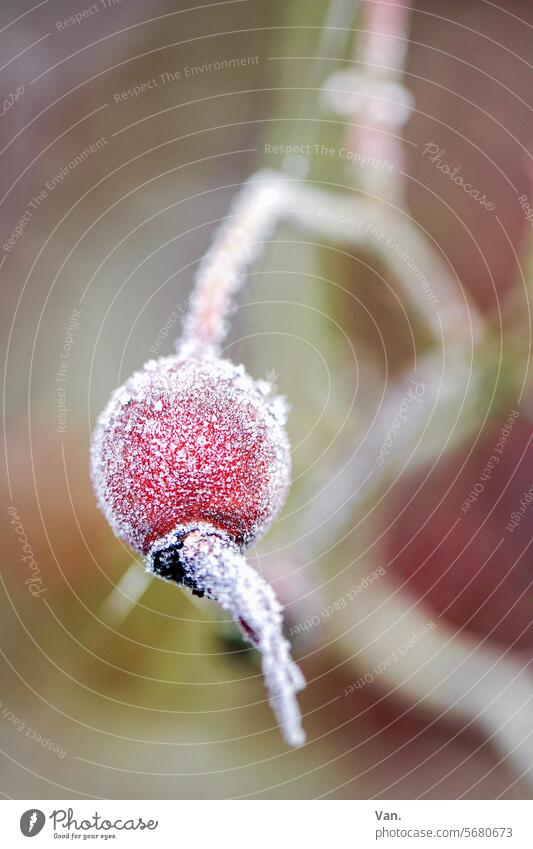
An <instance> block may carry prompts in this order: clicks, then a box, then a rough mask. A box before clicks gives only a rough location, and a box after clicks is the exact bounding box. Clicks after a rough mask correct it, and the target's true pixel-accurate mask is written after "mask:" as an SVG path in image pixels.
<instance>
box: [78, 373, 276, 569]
mask: <svg viewBox="0 0 533 849" xmlns="http://www.w3.org/2000/svg"><path fill="white" fill-rule="evenodd" d="M269 390H270V387H269V385H268V384H266V383H264V382H262V381H254V380H252V378H250V377H249V376H248V375H247V374H246V372H245V371H244V368H243V367H242V366H235V365H234V364H233V363H230V362H229V361H227V360H220V359H216V358H206V359H192V360H180V359H178V357H167V358H164V359H160V360H158V361H150V362H148V363H147V364H146V365H145V367H144V369H143V370H142V371H139V372H137V373H136V374H134V375H133V376H132V377H131V378H130V380H128V381H127V383H125V384H124V386H123V387H121V388H120V389H118V390H117V391H116V392H115V393H114V394H113V396H112V398H111V400H110V402H109V404H108V406H107V408H106V409H105V410H104V412H103V413H102V415H101V416H100V418H99V420H98V423H97V426H96V430H95V434H94V439H93V448H92V477H93V483H94V486H95V490H96V493H97V497H98V501H99V505H100V507H101V509H102V510H103V512H104V514H105V516H106V518H107V519H108V521H109V523H110V524H111V526H112V528H113V530H114V531H115V533H116V534H117V536H119V537H120V538H121V539H123V540H124V541H125V542H126V543H128V544H129V545H130V546H131V547H132V548H134V549H135V550H137V551H139V552H140V553H142V554H144V555H146V554H148V552H149V551H150V548H151V547H152V546H153V545H154V543H156V542H157V541H158V540H161V539H162V538H163V537H165V536H166V535H168V534H169V533H170V532H171V531H173V530H174V529H175V528H177V527H178V526H181V525H191V523H195V522H205V523H209V524H211V525H212V526H213V527H215V528H220V529H221V530H223V531H225V532H226V533H227V534H228V536H229V537H230V539H232V540H233V541H234V542H236V543H237V544H238V545H239V546H244V545H247V544H249V543H250V542H251V541H253V540H255V539H257V538H258V537H259V536H260V535H261V534H262V533H263V532H264V530H265V529H266V527H267V526H268V524H269V523H270V522H271V520H272V519H273V517H274V515H275V514H276V513H277V511H278V510H279V508H280V507H281V505H282V504H283V501H284V499H285V495H286V492H287V487H288V484H289V476H290V451H289V444H288V440H287V437H286V434H285V431H284V428H283V424H284V419H285V410H284V404H283V401H282V399H280V398H272V397H270V395H269Z"/></svg>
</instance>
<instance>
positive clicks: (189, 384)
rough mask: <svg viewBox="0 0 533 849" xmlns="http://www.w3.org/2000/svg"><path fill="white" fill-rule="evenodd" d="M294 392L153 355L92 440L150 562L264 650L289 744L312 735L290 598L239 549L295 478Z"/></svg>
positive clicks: (101, 495)
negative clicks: (291, 634)
mask: <svg viewBox="0 0 533 849" xmlns="http://www.w3.org/2000/svg"><path fill="white" fill-rule="evenodd" d="M284 422H285V403H284V400H283V399H282V398H279V397H273V396H272V395H271V387H270V385H269V384H268V383H266V382H265V381H255V380H253V379H252V378H251V377H249V375H247V374H246V372H245V370H244V368H243V366H236V365H234V364H233V363H231V362H229V361H227V360H223V359H219V358H218V357H216V356H206V357H198V358H183V357H179V356H172V357H166V358H162V359H160V360H157V361H155V360H152V361H150V362H148V363H146V365H145V366H144V368H143V369H142V370H141V371H139V372H137V373H135V374H134V375H133V376H132V377H131V378H130V379H129V380H128V381H127V382H126V383H125V384H124V386H122V387H121V388H120V389H117V390H116V391H115V392H114V394H113V396H112V397H111V400H110V401H109V404H108V405H107V407H106V409H105V410H104V412H103V413H102V415H101V416H100V418H99V420H98V423H97V425H96V429H95V432H94V437H93V444H92V449H91V473H92V479H93V484H94V488H95V491H96V494H97V498H98V502H99V505H100V507H101V509H102V511H103V513H104V515H105V516H106V518H107V520H108V521H109V524H110V525H111V527H112V528H113V530H114V531H115V533H116V535H117V536H118V537H119V538H120V539H122V540H124V542H126V543H127V544H128V545H130V546H131V547H132V548H133V549H135V550H136V551H138V552H140V553H141V554H143V555H144V556H145V557H146V560H147V569H148V571H150V572H152V573H153V574H155V575H156V576H157V577H160V578H164V579H166V580H170V581H174V582H175V583H178V584H180V585H182V586H186V587H188V588H190V589H191V590H192V591H193V592H194V593H196V594H197V595H207V596H208V597H210V598H213V599H216V600H217V601H218V602H219V603H220V604H221V605H222V607H223V608H224V609H225V610H227V611H229V612H230V613H231V615H232V616H233V617H234V619H235V620H236V622H237V623H238V624H239V626H240V627H241V630H242V632H243V634H244V636H245V637H246V639H248V640H249V641H250V642H252V643H253V645H255V646H256V647H257V648H258V649H259V650H260V651H261V653H262V659H263V672H264V675H265V680H266V683H267V686H268V688H269V691H270V701H271V704H272V706H273V708H274V710H275V712H276V714H277V716H278V721H279V723H280V725H281V727H282V729H283V731H284V734H285V737H286V739H287V740H288V742H289V743H290V744H291V745H300V744H301V743H302V742H303V741H304V739H305V738H304V735H303V731H302V729H301V725H300V715H299V711H298V707H297V703H296V699H295V695H294V694H295V692H296V691H297V690H299V689H301V688H302V687H303V684H304V681H303V677H302V675H301V672H300V670H299V669H298V667H297V666H296V665H295V664H294V662H293V661H292V659H291V657H290V649H289V644H288V642H287V640H285V639H284V637H283V634H282V608H281V606H280V604H279V603H278V601H277V599H276V597H275V595H274V592H273V590H272V589H271V587H270V586H269V585H268V584H267V583H266V582H265V581H264V580H263V579H262V578H261V577H260V575H259V574H258V573H257V572H256V571H255V570H254V569H252V568H251V567H250V566H249V565H248V564H247V562H246V560H245V559H244V557H243V556H242V551H243V550H244V548H245V547H246V546H247V545H249V544H250V543H252V542H253V541H255V540H257V539H258V538H259V537H260V536H261V535H262V534H263V533H264V531H265V530H266V528H267V527H268V525H269V524H270V522H271V521H272V519H273V518H274V516H275V515H276V513H277V512H278V510H279V509H280V507H281V506H282V504H283V502H284V499H285V496H286V493H287V488H288V485H289V478H290V447H289V442H288V439H287V436H286V433H285V430H284Z"/></svg>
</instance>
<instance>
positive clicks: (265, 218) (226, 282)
mask: <svg viewBox="0 0 533 849" xmlns="http://www.w3.org/2000/svg"><path fill="white" fill-rule="evenodd" d="M279 182H280V180H279V178H277V177H276V175H275V174H274V173H273V172H259V174H257V175H256V176H255V177H254V178H252V179H250V180H248V182H247V183H246V184H245V186H244V188H243V189H242V191H241V192H239V194H238V195H237V198H236V200H235V202H234V204H233V208H232V212H231V213H230V215H229V216H228V218H227V219H226V221H225V222H224V224H222V226H221V227H220V228H219V229H218V230H217V233H216V235H215V239H214V241H213V245H212V248H211V250H210V251H209V253H207V254H206V255H205V256H204V257H203V259H202V261H201V262H200V266H199V268H198V272H197V275H196V282H195V287H194V291H193V294H192V297H191V306H190V309H189V312H188V315H187V317H186V319H185V322H184V326H183V336H182V339H181V341H180V343H179V353H180V354H181V356H184V357H189V356H194V355H198V354H205V353H208V352H212V353H215V354H217V353H218V351H219V347H220V344H221V342H222V340H223V338H224V336H225V334H226V320H225V313H226V312H227V310H228V308H229V306H230V303H231V299H232V297H233V295H234V294H235V292H236V291H237V290H238V289H239V288H240V286H241V285H242V282H243V279H244V274H245V272H246V270H247V268H248V267H249V266H250V264H251V263H252V262H253V261H254V260H255V259H256V258H257V256H258V254H259V253H260V251H261V249H262V247H263V243H264V241H265V239H267V238H268V236H269V235H270V233H271V231H272V229H273V227H274V225H275V223H276V219H277V212H278V207H279V203H280V200H281V192H280V191H278V183H279Z"/></svg>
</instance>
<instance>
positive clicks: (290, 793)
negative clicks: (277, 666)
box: [0, 0, 533, 799]
mask: <svg viewBox="0 0 533 849" xmlns="http://www.w3.org/2000/svg"><path fill="white" fill-rule="evenodd" d="M532 26H533V11H532V9H531V4H530V3H528V2H527V0H509V2H506V3H505V4H503V3H492V2H491V3H489V2H485V0H472V2H465V1H464V0H447V2H443V0H424V2H414V3H413V4H412V5H411V6H410V5H409V3H408V0H403V2H402V3H397V2H395V0H387V2H385V0H383V2H381V0H368V2H357V0H350V2H347V1H346V0H330V2H326V0H319V2H316V3H308V2H305V1H304V0H284V2H277V0H271V2H269V3H265V2H261V0H228V2H216V3H209V4H203V3H195V4H193V3H191V2H190V0H189V1H188V2H183V3H182V2H181V0H174V2H171V0H148V2H146V0H142V2H141V0H105V2H104V0H98V1H97V2H96V3H94V4H93V5H91V4H89V3H88V2H87V3H86V4H85V5H84V3H83V0H81V2H76V3H73V2H61V0H44V2H40V3H37V4H32V3H28V2H26V0H17V2H14V0H4V2H3V3H2V6H1V9H0V39H1V44H2V61H1V66H0V74H1V81H2V82H1V92H2V95H1V99H2V101H3V103H2V107H1V110H0V111H1V113H2V114H1V118H0V134H1V139H0V144H1V156H2V162H3V167H2V169H1V173H0V182H1V186H0V191H1V196H2V197H1V207H0V214H1V227H2V238H1V240H0V242H1V244H2V249H1V253H0V275H1V277H2V283H3V285H2V311H1V321H2V324H3V334H2V346H3V359H4V363H5V368H4V407H3V411H4V439H5V456H4V460H5V476H4V484H3V487H4V495H3V501H4V508H3V513H4V520H5V521H4V522H3V530H2V552H3V557H2V570H1V578H2V588H1V604H2V614H1V616H0V631H1V644H0V647H1V659H0V663H1V669H2V688H1V693H0V702H1V705H0V711H1V717H0V718H1V722H0V735H1V738H2V743H1V750H2V771H1V776H2V778H1V784H0V790H1V791H2V793H3V795H4V796H5V797H6V798H28V799H31V798H34V799H44V798H92V797H95V798H99V797H102V798H123V799H128V798H130V799H131V798H156V799H157V798H226V797H250V798H315V797H327V798H380V797H381V798H407V799H411V798H491V799H492V798H508V799H515V798H530V796H531V791H532V788H533V770H532V766H533V719H532V715H533V714H532V705H533V670H532V667H531V663H532V660H533V654H532V648H533V628H532V600H533V592H532V580H533V569H532V567H531V557H532V555H531V550H530V545H531V541H532V532H531V528H532V523H533V506H531V502H532V501H533V447H532V445H531V440H532V436H533V425H532V418H531V416H532V407H531V400H530V396H531V377H530V370H529V360H530V345H531V321H530V318H531V317H530V303H529V292H530V277H531V250H530V248H531V228H532V226H533V223H532V222H533V187H532V185H531V176H532V164H531V143H532V138H533V116H532V103H531V64H530V63H531V60H532V49H531V44H532V40H531V33H532ZM258 169H271V170H273V171H277V172H282V173H283V174H284V175H285V176H286V177H287V180H288V181H289V182H290V183H291V185H293V186H294V188H295V194H294V202H293V203H291V204H289V205H288V206H287V208H286V209H285V210H284V215H283V217H282V220H280V222H279V225H278V226H277V227H276V228H275V231H274V233H273V235H272V237H270V238H269V241H268V244H267V245H266V246H265V251H264V254H263V256H262V258H261V259H260V260H259V261H258V262H257V263H255V264H254V265H253V267H252V268H251V269H249V273H248V275H247V278H246V283H245V286H244V287H243V289H242V291H241V292H240V294H239V298H238V301H237V303H236V304H235V306H234V308H233V309H232V311H231V316H230V318H231V332H230V336H229V338H228V342H227V346H226V349H225V355H227V356H228V357H230V358H231V359H233V360H235V361H237V362H243V363H244V364H245V366H246V368H247V369H248V370H249V372H250V373H251V374H252V375H254V376H255V377H262V378H268V379H270V380H271V381H273V382H274V383H275V384H276V385H277V387H278V389H279V391H280V392H281V393H282V394H284V395H285V396H286V397H287V398H288V401H289V403H290V405H291V415H290V419H289V434H290V439H291V444H292V448H293V485H292V489H291V492H290V496H289V499H288V502H287V504H286V505H285V508H284V510H283V512H282V513H281V515H280V516H279V517H278V520H277V521H276V523H275V525H274V526H273V528H272V529H271V531H270V532H269V534H268V535H267V536H266V537H265V538H264V540H262V542H261V544H260V545H259V546H258V547H257V548H256V549H254V550H253V551H252V552H250V559H251V562H252V563H253V564H254V565H255V566H256V568H258V569H259V570H261V571H262V572H263V574H264V575H265V576H266V577H268V579H269V580H270V581H271V582H272V584H273V586H274V588H275V590H276V592H277V593H278V595H279V596H280V598H281V599H282V601H283V602H284V604H285V605H286V634H287V636H289V637H290V640H291V643H292V646H293V651H294V655H295V657H296V658H297V660H298V662H299V663H300V664H301V666H302V668H303V670H304V672H305V675H306V678H307V681H308V686H307V689H306V690H305V691H304V692H303V693H302V695H301V705H302V710H303V713H304V725H305V728H306V730H307V734H308V742H307V744H306V746H305V747H304V748H302V749H300V750H295V751H292V750H289V749H287V747H286V746H285V744H284V743H283V740H282V739H281V736H280V734H279V731H278V729H277V728H276V727H275V723H274V719H273V716H272V714H271V711H270V709H269V706H268V703H267V701H266V698H265V691H264V687H263V682H262V677H261V674H260V668H259V665H258V658H257V655H256V653H254V652H253V651H252V650H250V649H249V648H248V647H247V646H246V645H245V644H244V643H243V642H242V641H241V640H240V637H239V634H238V632H237V630H236V628H235V627H234V626H233V624H232V623H231V622H227V621H224V617H223V615H222V614H221V613H220V612H219V611H218V609H217V608H216V606H215V605H213V604H212V603H210V602H204V601H201V602H200V601H198V600H196V599H193V597H192V596H190V595H189V594H186V593H184V592H182V591H180V590H178V589H175V588H174V587H172V586H170V585H167V584H164V583H163V582H159V581H157V580H149V579H148V578H147V577H146V576H145V574H144V572H143V564H142V562H140V559H139V560H138V561H135V558H134V557H133V555H132V553H131V552H130V551H128V550H127V549H126V547H125V546H123V545H122V544H121V543H120V542H119V541H118V540H117V539H115V537H114V536H113V534H112V532H111V530H110V529H109V527H108V526H107V524H106V522H105V520H104V518H103V517H102V515H101V514H100V513H99V512H98V510H97V508H96V504H95V498H94V494H93V492H92V488H91V483H90V480H89V474H88V452H89V445H90V436H91V431H92V428H93V426H94V423H95V419H96V416H97V415H98V413H99V412H100V410H101V409H102V407H103V406H104V404H105V403H106V401H107V399H108V397H109V394H110V392H111V391H112V390H113V389H114V388H115V387H116V386H118V385H120V384H121V383H122V382H123V381H124V380H125V379H126V378H127V377H128V376H129V375H130V373H131V372H132V371H134V370H135V369H137V368H139V367H141V365H142V364H143V362H144V361H146V360H147V359H149V358H151V357H153V356H155V355H157V356H159V355H168V354H170V353H172V351H173V346H174V339H175V337H176V336H177V335H178V334H179V330H180V323H181V321H182V317H183V314H184V312H185V310H186V307H187V299H188V297H189V295H190V292H191V288H192V285H193V280H194V273H195V268H196V266H197V264H198V262H199V260H200V259H201V257H202V255H203V254H204V253H205V251H206V250H208V249H209V246H210V243H211V240H212V238H213V235H214V233H215V231H216V227H217V226H218V224H219V222H220V221H221V220H222V219H223V218H224V216H225V215H226V214H227V213H228V210H229V209H230V207H231V203H232V201H233V199H234V198H235V196H236V195H237V193H238V191H239V187H240V186H241V184H242V183H243V182H244V181H245V180H246V179H247V178H248V177H249V176H250V175H252V174H253V173H254V172H255V171H257V170H258Z"/></svg>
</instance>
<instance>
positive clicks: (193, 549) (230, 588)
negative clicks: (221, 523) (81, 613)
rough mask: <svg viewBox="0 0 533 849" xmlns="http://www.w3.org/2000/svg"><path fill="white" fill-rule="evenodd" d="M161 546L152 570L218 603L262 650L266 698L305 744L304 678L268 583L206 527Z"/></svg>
mask: <svg viewBox="0 0 533 849" xmlns="http://www.w3.org/2000/svg"><path fill="white" fill-rule="evenodd" d="M164 545H167V546H168V547H167V548H166V549H164V550H161V548H160V550H159V551H158V552H157V564H156V565H154V563H155V560H154V555H153V554H152V566H151V567H150V568H151V571H153V572H154V573H155V574H157V575H159V577H165V578H167V579H170V580H177V581H178V583H181V584H183V585H184V586H187V587H189V588H190V589H192V591H193V592H194V593H196V594H197V595H206V596H207V597H208V598H211V599H213V600H215V601H217V602H218V603H219V604H220V606H221V607H222V608H224V610H226V611H227V612H228V613H229V614H230V615H231V616H232V618H233V619H234V620H235V622H236V623H237V624H238V625H239V627H240V629H241V631H242V633H243V635H244V637H245V638H246V639H247V640H248V641H249V642H250V643H252V645H253V646H255V648H257V649H258V650H259V651H260V652H261V659H262V669H263V675H264V679H265V684H266V687H267V690H268V693H269V701H270V704H271V706H272V709H273V711H274V713H275V715H276V718H277V721H278V724H279V726H280V729H281V731H282V733H283V736H284V738H285V740H286V741H287V743H288V744H289V745H290V746H301V745H303V743H304V742H305V734H304V731H303V729H302V719H301V714H300V709H299V707H298V702H297V700H296V693H297V692H298V691H299V690H301V689H303V687H304V686H305V679H304V677H303V675H302V672H301V671H300V669H299V667H298V666H297V665H296V664H295V663H294V661H293V660H292V657H291V653H290V645H289V642H288V640H286V639H285V637H284V636H283V616H282V611H283V608H282V606H281V604H280V603H279V601H278V600H277V598H276V595H275V593H274V590H273V589H272V587H271V586H269V584H267V583H266V581H265V580H263V578H262V577H261V576H260V575H259V574H258V573H257V572H256V571H255V569H253V568H252V567H251V566H250V565H249V564H248V563H247V562H246V560H245V559H244V557H243V556H242V554H241V553H240V551H239V549H238V547H237V546H236V545H235V544H234V543H233V542H232V541H231V540H230V539H229V537H227V536H226V535H225V534H224V533H223V532H222V531H218V530H215V529H214V528H212V527H211V526H209V525H199V526H198V527H197V528H195V529H191V530H188V529H186V531H185V533H184V534H180V535H179V537H175V539H174V540H172V539H168V540H167V541H166V542H165V543H164ZM159 546H161V544H159ZM176 557H178V558H179V562H178V561H177V560H176ZM165 558H166V559H165ZM171 561H172V562H171ZM177 562H178V569H179V576H177V573H176V563H177Z"/></svg>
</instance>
